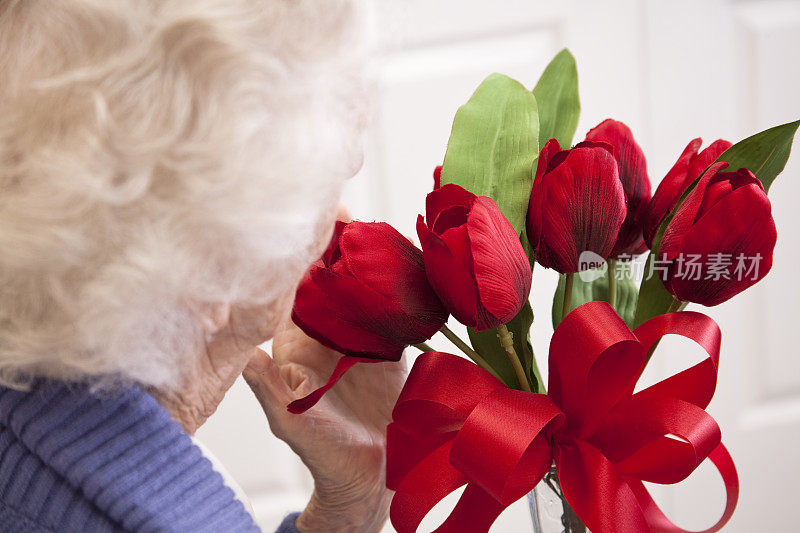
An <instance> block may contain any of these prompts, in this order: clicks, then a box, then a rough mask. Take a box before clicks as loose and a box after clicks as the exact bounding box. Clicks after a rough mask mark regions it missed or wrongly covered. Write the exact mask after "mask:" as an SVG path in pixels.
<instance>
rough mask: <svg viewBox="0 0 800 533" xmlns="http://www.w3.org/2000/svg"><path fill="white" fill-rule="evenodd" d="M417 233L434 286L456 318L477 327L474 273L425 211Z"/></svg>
mask: <svg viewBox="0 0 800 533" xmlns="http://www.w3.org/2000/svg"><path fill="white" fill-rule="evenodd" d="M442 189H444V187H442ZM442 189H439V190H442ZM455 229H457V228H453V229H450V230H448V231H454V230H455ZM417 235H418V236H419V240H420V243H421V244H422V250H423V252H424V256H425V271H426V272H427V274H428V281H429V282H430V284H431V286H432V287H433V290H434V291H435V292H436V294H437V295H438V296H439V298H440V299H441V301H442V302H443V303H444V305H445V307H446V308H447V310H448V311H450V313H452V315H453V316H454V317H455V318H456V320H458V321H459V322H461V323H462V324H466V325H468V326H473V327H474V326H475V325H476V316H477V313H478V300H477V295H478V287H477V284H476V282H475V279H474V278H473V277H472V273H471V272H470V270H469V269H468V268H467V266H466V265H465V264H464V261H463V260H462V258H461V257H457V256H456V255H455V254H454V253H453V251H451V250H450V248H449V247H448V245H447V244H446V243H445V242H444V241H443V240H442V238H441V237H439V236H438V235H436V234H435V233H433V232H432V231H431V230H430V229H428V226H426V225H425V222H424V220H423V218H422V215H419V216H418V217H417ZM463 241H466V239H463Z"/></svg>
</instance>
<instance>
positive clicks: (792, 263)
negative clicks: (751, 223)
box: [198, 0, 800, 532]
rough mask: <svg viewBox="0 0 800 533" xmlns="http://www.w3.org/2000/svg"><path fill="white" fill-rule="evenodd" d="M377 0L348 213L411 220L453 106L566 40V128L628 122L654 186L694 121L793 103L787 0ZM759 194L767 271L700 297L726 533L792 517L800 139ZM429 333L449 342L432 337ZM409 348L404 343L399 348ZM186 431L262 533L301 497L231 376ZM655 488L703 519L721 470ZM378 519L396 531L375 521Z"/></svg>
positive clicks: (799, 409)
mask: <svg viewBox="0 0 800 533" xmlns="http://www.w3.org/2000/svg"><path fill="white" fill-rule="evenodd" d="M374 6H375V30H376V36H377V41H378V46H377V53H376V55H375V64H374V81H375V87H374V92H373V93H374V102H373V120H372V124H371V127H370V130H369V134H368V145H367V151H366V162H365V166H364V169H363V170H362V172H361V173H360V174H359V175H358V176H357V177H355V178H354V179H352V180H351V181H350V183H349V184H348V188H347V191H346V195H345V202H346V203H347V205H348V206H349V207H350V209H351V210H352V212H353V214H354V216H355V217H356V218H359V219H362V220H386V221H388V222H390V223H391V224H393V225H394V226H395V227H397V228H398V229H399V230H400V231H401V232H403V233H404V234H406V235H409V236H415V231H414V222H415V219H416V214H417V213H420V212H422V210H423V206H424V198H425V194H426V193H427V192H429V190H430V189H431V186H432V178H431V172H432V171H433V168H434V167H435V166H436V165H437V164H440V163H441V160H442V158H443V157H444V152H445V148H446V143H447V139H448V136H449V132H450V125H451V123H452V120H453V115H454V114H455V112H456V110H457V109H458V107H459V106H460V105H461V104H463V103H464V102H466V101H467V99H468V98H469V96H470V95H471V94H472V92H473V91H474V89H475V88H476V87H477V86H478V84H479V83H480V82H481V81H482V80H483V79H484V78H485V77H486V76H487V75H488V74H490V73H492V72H502V73H504V74H507V75H509V76H511V77H513V78H515V79H517V80H519V81H520V82H521V83H523V84H524V85H525V86H527V87H530V88H532V87H533V86H534V85H535V83H536V80H537V79H538V77H539V75H540V74H541V72H542V70H543V69H544V67H545V65H546V64H547V63H548V62H549V61H550V59H551V58H552V57H553V56H554V55H555V54H556V53H557V52H558V51H559V50H560V49H562V48H563V47H568V48H569V49H570V50H571V51H572V53H573V54H574V56H575V58H576V60H577V63H578V73H579V84H580V97H581V104H582V114H581V120H580V123H579V126H578V131H577V133H576V136H575V139H576V142H577V141H578V140H580V139H582V138H583V136H584V135H585V133H586V131H587V130H588V129H589V128H591V127H592V126H594V125H596V124H598V123H599V122H600V121H602V120H603V119H605V118H608V117H613V118H615V119H618V120H621V121H623V122H625V123H626V124H628V125H629V126H630V127H631V129H632V130H633V132H634V135H635V137H636V140H637V141H638V142H639V144H640V145H641V146H642V149H643V150H644V152H645V155H646V156H647V165H648V171H649V175H650V179H651V181H652V182H653V190H655V187H656V186H657V184H658V182H659V181H660V180H661V178H662V177H663V176H664V174H665V173H666V172H667V170H668V169H669V168H670V167H671V166H672V164H673V163H674V162H675V160H676V159H677V157H678V155H679V154H680V152H681V150H682V149H683V148H684V146H686V144H687V143H688V142H689V141H690V140H691V139H693V138H695V137H698V136H700V137H702V138H703V140H704V145H707V144H708V143H710V142H712V141H714V140H715V139H717V138H725V139H728V140H730V141H732V142H736V141H738V140H740V139H742V138H744V137H747V136H749V135H751V134H753V133H755V132H757V131H760V130H763V129H766V128H768V127H770V126H774V125H777V124H781V123H784V122H789V121H792V120H796V119H798V118H800V2H798V1H793V0H792V1H790V0H671V1H669V2H666V1H663V0H591V1H590V0H562V1H558V2H553V1H550V2H544V1H538V0H536V1H534V0H492V1H491V2H487V1H479V0H434V1H431V0H374ZM770 197H771V199H772V202H773V204H772V205H773V214H774V217H775V220H776V223H777V226H778V246H777V248H776V251H775V258H774V267H773V269H772V272H771V273H770V274H769V276H768V277H767V278H766V279H765V280H764V281H762V282H761V283H760V284H758V285H757V286H755V287H754V288H753V289H751V290H749V291H748V292H746V293H743V294H742V295H740V296H738V297H736V298H734V299H733V300H731V301H729V302H727V303H724V304H722V305H721V306H719V307H716V308H713V309H710V310H707V311H708V313H709V314H710V315H712V316H713V317H714V318H715V319H717V321H718V322H719V323H720V325H721V327H722V330H723V345H722V350H723V352H722V357H721V363H720V375H719V385H718V388H717V394H716V396H715V398H714V401H713V402H712V404H711V406H710V408H709V411H710V412H711V414H712V415H713V416H714V417H715V418H716V419H717V421H718V422H719V424H720V426H721V427H722V430H723V440H724V442H725V443H726V445H727V446H728V448H729V449H730V450H731V453H732V454H733V457H734V459H735V461H736V463H737V466H738V468H739V475H740V478H741V484H742V488H741V496H740V501H739V508H738V510H737V512H736V514H735V515H734V518H733V520H732V521H731V522H730V524H729V526H728V528H727V530H728V531H737V532H752V531H757V530H759V529H760V530H769V531H792V530H796V528H797V526H796V525H795V526H793V525H792V523H794V519H793V518H792V514H793V512H794V511H795V509H794V505H796V501H797V500H798V498H800V487H799V486H798V483H797V482H796V480H797V479H800V457H798V455H797V453H798V452H797V449H798V444H799V443H800V348H798V339H797V334H798V328H800V310H799V305H798V302H800V277H798V275H797V272H798V265H800V246H798V245H800V210H798V209H797V207H796V205H795V204H796V203H797V202H798V201H800V148H798V147H796V150H795V154H794V155H793V157H792V158H791V159H790V161H789V164H788V165H787V167H786V170H785V171H784V174H783V175H782V176H781V177H780V178H779V179H778V180H777V182H776V184H775V185H774V187H773V188H772V189H771V191H770ZM414 240H415V241H416V238H415V239H414ZM556 281H557V280H556V276H555V274H554V273H553V272H551V271H546V270H545V269H542V268H538V267H537V269H536V271H535V272H534V281H533V285H534V288H533V293H532V302H533V309H534V313H535V316H536V320H535V322H534V326H533V327H534V329H533V344H534V351H535V352H536V354H537V357H538V360H539V366H540V367H541V368H542V370H543V371H544V372H545V373H546V362H547V357H546V356H547V350H548V342H549V338H550V335H551V334H552V325H551V321H550V307H551V304H552V296H553V291H554V289H555V285H556ZM690 309H695V310H699V308H698V307H697V306H691V307H690ZM451 327H452V328H453V329H455V330H456V331H460V332H462V333H463V329H458V327H457V325H456V324H451ZM465 338H466V337H465ZM431 344H432V345H433V346H434V347H435V348H437V349H442V350H446V351H454V349H453V348H452V347H451V346H450V345H449V344H448V342H447V341H446V340H444V339H440V338H438V337H434V339H433V340H432V341H431ZM410 352H415V353H414V354H412V353H410ZM415 354H416V351H415V350H413V349H410V350H409V355H411V356H412V357H411V359H412V360H413V355H415ZM700 357H701V354H700V353H699V350H697V349H696V348H695V347H694V346H692V345H691V343H690V342H688V341H685V342H684V341H681V340H679V339H668V341H667V342H664V343H662V345H661V347H660V348H659V350H658V352H657V354H656V357H655V358H654V361H653V363H654V364H651V365H650V366H649V367H648V370H647V375H646V376H645V382H649V383H652V382H654V381H656V380H658V379H662V378H664V377H666V376H667V375H668V373H670V374H671V373H673V372H675V371H678V370H681V369H683V368H686V367H687V366H688V365H690V364H692V363H693V362H695V361H699V360H700ZM198 437H199V439H200V440H201V441H203V442H204V443H205V444H206V445H207V446H208V447H209V448H210V449H211V450H212V451H213V452H214V453H215V454H216V455H217V457H218V458H219V459H220V460H221V461H222V463H223V464H224V465H226V467H227V468H228V469H229V470H230V472H231V473H232V475H233V476H234V477H235V478H236V479H237V480H238V482H239V483H240V484H241V485H242V487H243V488H244V490H245V492H247V494H248V496H249V498H250V500H251V502H252V503H253V506H254V508H255V512H256V515H257V518H258V521H259V523H260V525H261V526H262V528H263V529H264V531H265V532H270V531H273V530H274V529H275V527H277V525H278V524H279V523H280V520H281V519H282V517H283V516H284V515H285V514H286V513H288V512H290V511H293V510H300V509H302V507H303V506H304V505H305V502H306V501H307V498H308V495H309V494H310V492H311V488H312V487H311V481H310V478H309V477H308V476H307V474H306V473H305V469H304V468H303V466H302V464H300V462H299V461H298V460H297V459H296V457H295V456H294V454H293V453H292V452H291V451H290V450H289V449H288V447H286V446H285V445H284V444H283V443H282V442H280V441H278V440H277V439H275V438H274V437H272V435H271V434H270V433H269V431H268V430H267V427H266V420H265V417H264V415H263V413H262V412H261V410H260V408H259V406H258V405H257V403H256V402H255V400H254V399H253V398H252V397H251V395H250V392H249V390H247V387H246V385H245V384H244V383H243V382H241V380H240V382H238V383H237V384H236V386H235V387H234V388H233V390H231V391H230V392H229V394H228V396H227V397H226V399H225V400H224V401H223V403H222V405H221V407H220V409H219V411H218V413H217V414H216V415H215V416H213V417H212V418H211V420H210V421H209V422H208V423H207V424H206V425H205V426H204V427H203V428H202V429H201V430H200V431H199V432H198ZM653 492H654V495H655V497H656V499H657V501H658V502H659V503H660V504H661V505H662V507H663V508H664V510H665V512H666V513H667V515H668V516H670V517H671V518H672V519H673V520H674V521H675V522H676V523H677V524H678V525H679V526H681V527H684V528H688V529H695V530H697V529H703V528H705V527H708V526H710V525H711V524H713V523H714V522H715V521H716V520H717V518H718V517H719V515H720V513H721V512H722V508H723V502H724V492H723V488H722V483H721V482H720V480H719V478H718V475H717V474H716V472H715V470H714V469H713V467H711V466H709V465H708V464H704V465H702V466H701V467H700V468H699V469H698V471H697V472H695V474H694V475H693V476H692V477H691V478H690V479H688V480H687V481H685V482H684V483H682V484H681V485H678V486H668V487H654V488H653ZM455 497H456V495H451V498H450V499H448V500H446V501H444V502H442V504H440V505H439V506H437V508H436V509H434V511H432V512H431V514H430V515H429V516H428V517H427V518H426V520H425V522H423V525H422V527H421V531H430V530H432V529H434V528H435V526H436V525H438V523H440V521H441V520H442V519H443V517H444V516H446V514H447V513H448V512H449V509H451V508H452V506H453V505H454V502H455V500H454V498H455ZM385 531H394V530H393V529H392V528H391V526H390V525H387V527H386V529H385ZM492 531H498V532H499V531H523V532H524V531H531V523H530V517H529V514H528V510H527V504H526V502H525V501H524V500H522V501H519V502H517V503H516V504H514V505H512V506H511V507H510V508H509V509H508V510H507V511H506V512H505V513H504V514H503V515H502V516H501V517H500V518H499V519H498V521H497V522H496V523H495V526H494V528H493V529H492Z"/></svg>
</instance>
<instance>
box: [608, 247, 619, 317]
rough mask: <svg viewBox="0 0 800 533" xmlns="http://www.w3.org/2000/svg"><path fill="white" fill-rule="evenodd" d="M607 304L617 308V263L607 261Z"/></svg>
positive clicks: (612, 260)
mask: <svg viewBox="0 0 800 533" xmlns="http://www.w3.org/2000/svg"><path fill="white" fill-rule="evenodd" d="M608 303H609V304H610V305H611V307H613V308H614V309H616V308H617V261H616V260H614V259H609V260H608Z"/></svg>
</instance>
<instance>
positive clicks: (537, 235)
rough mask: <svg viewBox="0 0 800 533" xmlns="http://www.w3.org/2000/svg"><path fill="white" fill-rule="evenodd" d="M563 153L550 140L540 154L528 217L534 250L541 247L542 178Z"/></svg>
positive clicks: (528, 229) (529, 236)
mask: <svg viewBox="0 0 800 533" xmlns="http://www.w3.org/2000/svg"><path fill="white" fill-rule="evenodd" d="M560 151H561V147H560V146H559V145H558V141H557V140H555V139H550V140H549V141H547V143H546V144H545V145H544V147H543V148H542V151H541V152H540V153H539V162H538V164H537V166H536V177H535V179H534V180H533V189H532V190H531V198H530V200H529V201H528V217H527V232H528V240H529V241H530V243H531V246H532V247H533V249H534V250H536V248H537V247H538V246H539V241H540V240H541V237H542V208H541V205H542V195H543V194H544V190H543V189H542V178H543V177H544V175H545V172H546V171H547V165H548V163H549V162H550V160H551V159H552V158H553V157H554V156H555V155H556V154H558V153H559V152H560Z"/></svg>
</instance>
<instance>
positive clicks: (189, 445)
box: [0, 0, 402, 532]
mask: <svg viewBox="0 0 800 533" xmlns="http://www.w3.org/2000/svg"><path fill="white" fill-rule="evenodd" d="M361 19H362V17H361V13H360V9H359V8H358V6H357V5H356V4H354V2H353V1H350V0H324V1H323V0H317V1H313V0H236V1H234V0H217V1H214V0H169V1H167V0H163V1H162V0H0V384H1V385H2V387H0V531H26V532H27V531H59V532H61V531H106V530H126V531H244V530H248V531H249V530H257V528H256V526H255V524H254V523H253V520H252V518H251V517H250V516H249V514H248V513H247V511H246V510H245V508H244V506H243V505H242V504H241V503H240V502H239V501H238V500H237V499H236V498H235V497H234V493H233V491H232V490H231V489H230V488H228V487H227V486H226V485H225V483H224V481H223V478H222V477H221V475H220V474H218V473H217V472H216V471H215V470H214V469H213V468H212V464H211V462H209V460H208V459H206V458H205V457H204V456H203V455H202V452H201V451H200V449H199V448H198V447H197V446H195V445H194V444H193V441H192V440H191V437H190V435H192V433H193V432H194V431H195V430H196V429H197V428H198V426H200V425H201V424H202V423H203V422H204V421H205V420H206V419H207V418H208V417H209V416H210V415H211V414H212V413H213V412H214V410H215V409H216V407H217V405H218V403H219V402H220V401H221V400H222V398H223V396H224V394H225V392H226V390H227V389H228V388H229V387H230V386H231V385H232V383H233V382H234V380H235V379H236V378H237V376H239V375H240V374H242V372H244V376H245V378H246V380H247V381H248V383H249V384H250V386H251V388H252V389H253V392H254V393H255V395H256V397H257V398H258V400H259V402H260V403H261V405H262V406H263V408H264V411H265V412H266V414H267V418H268V419H269V424H270V428H271V429H272V431H273V432H274V433H275V434H276V435H277V436H278V437H280V438H281V439H283V440H285V441H286V442H287V443H289V445H290V446H291V447H292V449H293V450H294V451H295V452H297V453H298V454H299V455H300V457H301V458H302V460H303V461H304V463H305V464H306V465H307V466H308V468H309V469H310V471H311V473H312V475H313V477H314V480H315V490H314V493H313V496H312V498H311V501H310V502H309V504H308V506H307V507H306V509H305V510H304V511H303V512H302V513H300V514H299V516H298V515H289V517H287V519H286V520H285V521H284V524H283V525H282V526H281V529H280V530H281V531H287V532H288V531H295V530H297V531H376V530H379V529H380V528H381V526H382V524H383V522H384V521H385V518H386V510H387V501H388V494H387V491H386V490H385V488H384V482H383V473H382V472H383V443H384V434H383V432H384V430H385V425H386V422H387V420H388V417H389V413H390V410H391V406H392V400H393V399H394V398H395V397H396V394H397V391H398V390H399V386H400V383H401V382H402V374H401V370H400V369H399V368H397V367H398V366H399V365H393V366H394V367H395V368H393V369H387V368H378V369H375V368H369V367H375V366H377V365H364V368H356V369H354V370H353V371H351V372H350V373H349V374H348V375H347V376H346V378H345V379H344V380H343V381H342V382H341V383H340V384H339V385H338V386H337V387H336V389H335V390H334V391H333V392H332V394H329V395H327V396H326V398H325V399H324V401H323V402H321V403H320V404H319V405H318V406H317V407H315V408H314V409H313V410H311V411H310V412H309V413H307V414H306V415H304V416H296V415H290V414H289V413H287V411H286V409H285V406H286V404H287V403H288V402H290V401H291V400H293V399H295V398H297V397H300V396H302V395H304V394H306V393H307V392H309V391H310V390H312V389H314V388H316V387H317V386H319V385H320V384H321V382H323V381H324V378H325V377H327V374H329V373H330V370H331V368H332V367H333V365H334V364H335V362H336V360H337V358H338V355H337V354H335V353H333V352H330V351H328V350H326V349H324V348H322V347H321V346H320V345H318V344H316V343H314V342H313V341H311V340H310V339H308V338H307V337H305V336H304V335H302V333H300V332H299V331H298V330H296V329H294V328H293V327H292V326H291V325H290V323H287V322H286V317H287V314H288V309H289V308H290V307H291V301H292V296H293V292H294V288H295V286H296V284H297V282H298V280H299V279H300V277H301V275H302V273H303V271H304V270H305V269H306V268H307V266H308V265H309V264H310V262H312V261H313V260H314V259H315V258H316V257H318V256H319V254H320V252H321V250H322V249H323V248H324V245H325V243H326V241H327V240H328V238H329V236H330V233H331V228H332V223H333V221H334V218H335V216H336V210H337V204H338V197H339V192H340V188H341V186H342V183H343V181H344V180H345V179H346V178H347V177H349V176H351V175H352V174H353V173H354V172H355V171H356V170H357V169H358V167H359V166H360V162H361V153H360V145H359V133H360V129H361V127H362V124H363V122H364V113H363V110H362V102H363V99H364V98H363V96H364V95H363V87H362V77H361V72H360V71H359V64H360V60H361V56H362V46H361V41H362V39H361V33H362V32H361V31H360V30H359V27H360V24H361V23H360V20H361ZM282 324H284V325H282ZM273 335H276V336H275V339H274V343H273V354H272V358H270V357H269V356H268V355H267V354H265V353H264V352H262V351H260V350H259V349H258V348H257V346H258V345H259V344H261V343H263V342H264V341H265V340H267V339H269V338H271V337H273ZM375 372H377V373H375ZM374 373H375V374H374Z"/></svg>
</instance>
